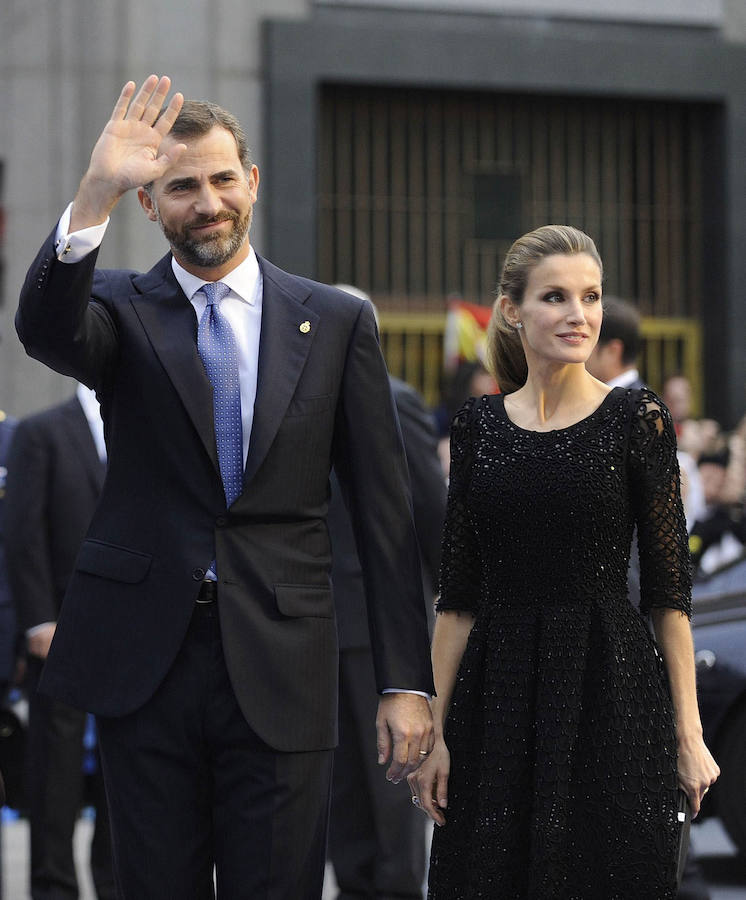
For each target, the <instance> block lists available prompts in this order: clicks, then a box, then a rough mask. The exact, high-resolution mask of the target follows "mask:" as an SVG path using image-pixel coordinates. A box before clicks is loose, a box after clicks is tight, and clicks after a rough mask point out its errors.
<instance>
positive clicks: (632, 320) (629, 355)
mask: <svg viewBox="0 0 746 900" xmlns="http://www.w3.org/2000/svg"><path fill="white" fill-rule="evenodd" d="M603 303H604V317H603V320H602V321H601V334H600V335H599V338H598V343H599V345H600V346H603V345H604V344H608V342H609V341H614V340H617V341H621V342H622V346H623V347H624V350H623V351H622V362H623V363H624V364H625V365H627V366H629V365H632V363H634V361H635V360H636V359H637V357H638V355H639V353H640V350H641V348H642V335H641V334H640V314H639V312H638V311H637V309H635V307H634V306H633V305H632V304H631V303H628V302H627V301H626V300H622V299H620V298H619V297H604V301H603Z"/></svg>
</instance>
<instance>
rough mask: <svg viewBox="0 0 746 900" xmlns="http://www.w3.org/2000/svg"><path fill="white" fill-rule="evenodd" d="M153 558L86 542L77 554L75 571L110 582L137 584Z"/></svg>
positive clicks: (134, 551)
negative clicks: (109, 580)
mask: <svg viewBox="0 0 746 900" xmlns="http://www.w3.org/2000/svg"><path fill="white" fill-rule="evenodd" d="M152 561H153V557H152V556H150V555H149V554H147V553H139V552H138V551H137V550H128V549H127V547H118V546H117V545H116V544H105V543H104V542H103V541H94V540H86V541H84V542H83V545H82V547H81V548H80V552H79V554H78V561H77V565H76V569H77V570H78V572H87V573H88V574H90V575H98V576H100V577H101V578H110V579H112V581H123V582H125V583H126V584H137V583H138V582H139V581H142V580H143V578H145V576H146V575H147V574H148V570H149V569H150V564H151V562H152Z"/></svg>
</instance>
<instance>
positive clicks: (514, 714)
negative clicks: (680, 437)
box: [428, 388, 691, 900]
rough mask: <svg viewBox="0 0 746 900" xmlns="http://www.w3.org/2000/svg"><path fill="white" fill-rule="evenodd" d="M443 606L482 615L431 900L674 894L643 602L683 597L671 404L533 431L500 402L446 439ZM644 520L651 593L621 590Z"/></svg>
mask: <svg viewBox="0 0 746 900" xmlns="http://www.w3.org/2000/svg"><path fill="white" fill-rule="evenodd" d="M451 453H452V463H451V484H450V491H449V503H448V515H447V520H446V528H445V535H444V543H443V551H444V552H443V570H442V575H441V598H440V601H439V604H438V609H439V611H443V610H468V611H469V612H471V613H473V614H474V615H475V616H476V621H475V624H474V628H473V630H472V632H471V635H470V637H469V640H468V644H467V647H466V650H465V652H464V656H463V659H462V661H461V666H460V669H459V672H458V676H457V679H456V684H455V687H454V693H453V698H452V703H451V707H450V711H449V715H448V719H447V724H446V732H445V737H446V743H447V745H448V747H449V750H450V751H451V775H450V780H449V785H448V795H449V803H448V809H447V811H446V825H445V826H443V827H442V828H438V827H436V828H435V833H434V837H433V847H432V858H431V866H430V886H429V895H428V896H429V897H430V898H431V900H460V898H463V900H467V898H468V900H472V898H477V897H480V898H490V900H511V898H532V900H621V898H624V900H666V898H673V897H675V893H676V890H675V852H676V841H677V828H678V825H677V815H676V799H677V778H676V740H675V734H674V721H673V709H672V705H671V701H670V697H669V692H668V687H667V681H666V676H665V671H664V668H663V662H662V660H661V658H660V656H659V655H658V652H657V650H656V647H655V643H654V641H653V639H652V637H651V635H650V632H649V630H648V628H647V625H646V622H645V617H646V616H647V615H648V613H649V612H650V609H651V607H653V606H666V607H672V608H675V609H679V610H681V611H682V613H684V614H686V615H687V616H688V615H690V612H691V604H690V575H689V559H688V548H687V535H686V526H685V522H684V514H683V511H682V507H681V501H680V498H679V480H678V466H677V462H676V439H675V435H674V430H673V426H672V423H671V419H670V415H669V413H668V411H667V410H666V408H665V407H664V406H663V405H662V403H661V402H660V400H659V399H658V398H657V397H656V396H655V395H654V394H653V393H651V392H650V391H645V390H625V389H623V388H615V389H614V390H612V391H611V392H610V393H609V394H608V396H607V397H606V398H605V400H604V402H603V403H602V404H601V406H600V407H599V408H598V409H597V410H596V411H595V412H594V413H592V414H591V415H590V416H589V417H588V418H586V419H583V420H582V421H581V422H577V423H576V424H574V425H571V426H570V427H569V428H563V429H560V430H557V431H550V432H546V433H545V432H535V431H526V430H524V429H521V428H519V427H518V426H516V425H514V424H513V423H512V422H511V421H510V419H509V418H508V416H507V415H506V412H505V408H504V404H503V397H502V396H494V397H482V398H481V399H479V400H470V401H469V402H468V403H467V405H466V406H465V407H464V408H463V409H462V410H461V412H460V413H459V415H458V416H457V417H456V420H455V422H454V425H453V429H452V435H451ZM635 524H637V527H638V541H639V548H640V567H641V591H642V605H641V610H640V612H638V611H637V610H636V609H635V608H634V607H633V606H632V605H631V604H630V602H629V600H628V598H627V567H628V563H629V554H630V542H631V538H632V533H633V528H634V525H635Z"/></svg>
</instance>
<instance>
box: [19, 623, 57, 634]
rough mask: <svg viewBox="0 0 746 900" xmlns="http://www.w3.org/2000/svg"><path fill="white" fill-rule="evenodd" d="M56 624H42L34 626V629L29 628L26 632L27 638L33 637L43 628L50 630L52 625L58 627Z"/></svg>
mask: <svg viewBox="0 0 746 900" xmlns="http://www.w3.org/2000/svg"><path fill="white" fill-rule="evenodd" d="M56 624H57V623H56V622H41V623H40V624H39V625H34V627H33V628H28V629H27V630H26V637H33V636H34V635H35V634H36V633H37V631H41V630H42V628H49V626H50V625H56Z"/></svg>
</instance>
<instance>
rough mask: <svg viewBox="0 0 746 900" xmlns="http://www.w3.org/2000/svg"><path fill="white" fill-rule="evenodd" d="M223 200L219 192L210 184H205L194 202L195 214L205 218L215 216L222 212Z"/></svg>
mask: <svg viewBox="0 0 746 900" xmlns="http://www.w3.org/2000/svg"><path fill="white" fill-rule="evenodd" d="M220 207H221V200H220V195H219V193H218V191H216V190H215V188H214V187H213V186H212V185H211V184H210V183H209V182H208V183H206V184H203V185H202V186H201V187H200V189H199V191H198V193H197V197H196V199H195V201H194V209H195V212H198V213H199V214H200V215H203V216H214V215H216V214H217V213H218V212H219V211H220Z"/></svg>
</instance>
